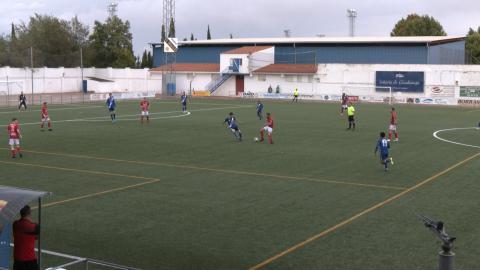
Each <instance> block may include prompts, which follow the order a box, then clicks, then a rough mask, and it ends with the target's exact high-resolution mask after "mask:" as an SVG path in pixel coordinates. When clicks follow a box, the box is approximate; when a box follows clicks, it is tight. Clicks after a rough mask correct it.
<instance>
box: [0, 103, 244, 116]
mask: <svg viewBox="0 0 480 270" xmlns="http://www.w3.org/2000/svg"><path fill="white" fill-rule="evenodd" d="M133 102H134V101H121V102H120V104H122V103H133ZM135 102H137V101H135ZM154 104H179V106H180V102H173V101H161V102H156V103H154ZM189 104H190V105H205V106H208V105H213V106H231V105H233V106H236V105H235V104H228V103H189ZM68 105H69V106H72V107H66V108H51V109H48V111H65V110H80V109H89V108H106V105H94V106H84V105H83V104H68ZM36 106H38V105H36ZM238 106H242V105H238ZM41 111H42V110H27V111H21V113H31V112H41ZM18 112H19V111H18V110H10V111H0V114H12V113H18Z"/></svg>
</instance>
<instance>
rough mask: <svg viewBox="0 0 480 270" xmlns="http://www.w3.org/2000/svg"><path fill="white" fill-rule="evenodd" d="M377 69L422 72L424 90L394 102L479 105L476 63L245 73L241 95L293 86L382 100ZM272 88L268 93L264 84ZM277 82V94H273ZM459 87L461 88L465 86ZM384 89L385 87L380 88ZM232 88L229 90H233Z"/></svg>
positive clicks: (286, 92) (310, 93)
mask: <svg viewBox="0 0 480 270" xmlns="http://www.w3.org/2000/svg"><path fill="white" fill-rule="evenodd" d="M377 71H391V72H423V73H424V80H425V82H424V90H423V92H420V93H408V92H397V93H394V94H393V98H394V99H395V101H396V102H398V103H406V102H408V103H419V104H438V105H456V104H457V103H458V104H466V105H480V66H476V65H353V64H323V65H319V66H318V72H317V73H316V74H314V75H313V74H310V75H289V74H276V75H273V74H272V75H266V76H265V75H256V74H253V75H250V76H245V93H244V96H245V97H258V98H280V99H281V98H290V97H291V96H292V94H293V91H294V90H295V88H298V89H299V92H300V96H301V98H303V99H313V100H339V99H340V96H341V94H342V92H345V93H347V94H348V95H350V96H354V97H355V98H358V99H359V100H363V101H369V102H384V101H386V100H387V99H388V98H389V97H390V94H389V93H388V92H378V91H376V85H375V77H376V72H377ZM269 86H271V87H272V88H273V93H272V94H269V93H268V92H267V91H268V88H269ZM277 86H279V87H280V94H275V89H276V88H277ZM467 88H468V91H467V92H468V93H466V92H465V91H460V90H461V89H467ZM381 89H383V90H385V91H388V90H387V88H381ZM234 93H235V92H233V94H234Z"/></svg>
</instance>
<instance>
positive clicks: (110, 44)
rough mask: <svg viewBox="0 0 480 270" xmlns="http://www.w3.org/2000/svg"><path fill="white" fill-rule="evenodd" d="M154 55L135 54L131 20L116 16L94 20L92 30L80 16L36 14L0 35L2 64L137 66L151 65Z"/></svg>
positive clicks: (12, 65)
mask: <svg viewBox="0 0 480 270" xmlns="http://www.w3.org/2000/svg"><path fill="white" fill-rule="evenodd" d="M151 58H152V57H151V54H150V56H149V55H148V53H147V52H146V51H145V53H144V57H142V59H139V57H135V56H134V53H133V46H132V34H131V32H130V22H128V21H123V20H122V19H120V18H119V17H117V16H113V17H109V18H108V19H106V20H105V21H104V22H100V21H95V23H94V26H93V29H92V32H90V31H89V27H88V26H86V25H85V24H83V23H82V22H80V21H79V20H78V18H77V17H74V18H72V19H71V20H64V19H60V18H57V17H53V16H49V15H39V14H35V15H34V16H31V17H30V19H29V21H28V23H25V22H22V23H19V24H17V25H15V24H13V23H12V25H11V31H10V34H8V35H0V66H11V67H26V66H30V65H31V63H32V60H33V66H34V67H60V66H62V67H79V66H80V65H81V64H83V65H84V66H91V67H99V68H105V67H114V68H125V67H131V68H135V67H146V65H148V66H152V64H153V61H152V60H151ZM82 62H83V63H82Z"/></svg>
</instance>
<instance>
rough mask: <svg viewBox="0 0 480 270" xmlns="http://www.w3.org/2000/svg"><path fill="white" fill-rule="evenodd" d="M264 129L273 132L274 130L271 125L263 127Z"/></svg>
mask: <svg viewBox="0 0 480 270" xmlns="http://www.w3.org/2000/svg"><path fill="white" fill-rule="evenodd" d="M263 130H265V131H266V132H268V133H272V132H273V128H271V127H269V126H265V127H264V128H263Z"/></svg>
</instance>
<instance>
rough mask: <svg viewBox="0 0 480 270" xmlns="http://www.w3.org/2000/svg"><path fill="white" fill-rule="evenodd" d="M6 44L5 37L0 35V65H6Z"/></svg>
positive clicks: (7, 43)
mask: <svg viewBox="0 0 480 270" xmlns="http://www.w3.org/2000/svg"><path fill="white" fill-rule="evenodd" d="M8 45H9V42H8V40H7V38H5V37H4V36H3V35H0V66H8Z"/></svg>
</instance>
